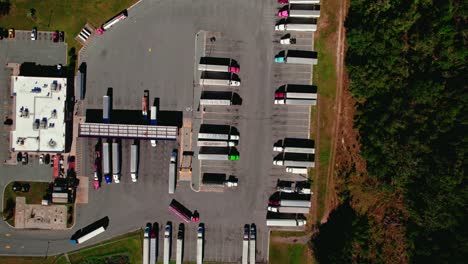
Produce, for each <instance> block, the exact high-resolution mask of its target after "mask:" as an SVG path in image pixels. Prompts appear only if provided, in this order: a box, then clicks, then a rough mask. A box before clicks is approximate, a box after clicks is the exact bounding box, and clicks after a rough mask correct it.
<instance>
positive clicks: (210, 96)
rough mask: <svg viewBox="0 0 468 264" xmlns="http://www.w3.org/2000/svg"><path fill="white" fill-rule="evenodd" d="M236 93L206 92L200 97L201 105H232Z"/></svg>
mask: <svg viewBox="0 0 468 264" xmlns="http://www.w3.org/2000/svg"><path fill="white" fill-rule="evenodd" d="M233 95H234V93H232V92H209V91H204V92H202V94H201V97H200V105H213V106H216V105H224V106H225V105H232V103H233V102H232V99H233Z"/></svg>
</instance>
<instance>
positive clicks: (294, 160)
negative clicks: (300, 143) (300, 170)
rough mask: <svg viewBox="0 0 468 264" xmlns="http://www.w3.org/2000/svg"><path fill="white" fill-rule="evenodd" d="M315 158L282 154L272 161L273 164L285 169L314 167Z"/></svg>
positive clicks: (299, 154)
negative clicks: (285, 167)
mask: <svg viewBox="0 0 468 264" xmlns="http://www.w3.org/2000/svg"><path fill="white" fill-rule="evenodd" d="M314 158H315V156H314V155H313V154H303V153H283V154H282V155H280V156H278V157H275V159H273V164H274V165H278V166H287V167H314V166H315V162H314Z"/></svg>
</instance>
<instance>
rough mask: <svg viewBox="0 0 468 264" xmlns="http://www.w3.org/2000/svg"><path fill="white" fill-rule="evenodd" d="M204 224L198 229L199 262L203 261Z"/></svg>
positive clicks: (199, 263) (200, 263)
mask: <svg viewBox="0 0 468 264" xmlns="http://www.w3.org/2000/svg"><path fill="white" fill-rule="evenodd" d="M203 233H204V230H203V225H202V224H200V225H198V231H197V264H202V263H203Z"/></svg>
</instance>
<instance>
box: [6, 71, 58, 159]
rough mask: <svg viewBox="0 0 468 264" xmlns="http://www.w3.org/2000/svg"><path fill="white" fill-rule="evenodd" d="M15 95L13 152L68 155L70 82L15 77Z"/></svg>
mask: <svg viewBox="0 0 468 264" xmlns="http://www.w3.org/2000/svg"><path fill="white" fill-rule="evenodd" d="M11 95H12V97H13V109H14V116H13V118H14V128H13V130H12V131H11V134H10V142H11V150H12V151H24V152H64V151H65V103H66V95H67V79H66V78H55V77H52V78H50V77H26V76H13V77H11Z"/></svg>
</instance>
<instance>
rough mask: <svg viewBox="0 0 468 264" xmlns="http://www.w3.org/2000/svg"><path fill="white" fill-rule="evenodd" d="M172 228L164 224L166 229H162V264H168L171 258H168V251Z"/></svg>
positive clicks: (168, 224)
mask: <svg viewBox="0 0 468 264" xmlns="http://www.w3.org/2000/svg"><path fill="white" fill-rule="evenodd" d="M171 233H172V226H171V224H170V223H169V222H168V223H167V224H166V227H165V229H164V257H163V263H164V264H169V260H170V258H171V256H170V249H171V238H172V234H171Z"/></svg>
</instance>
